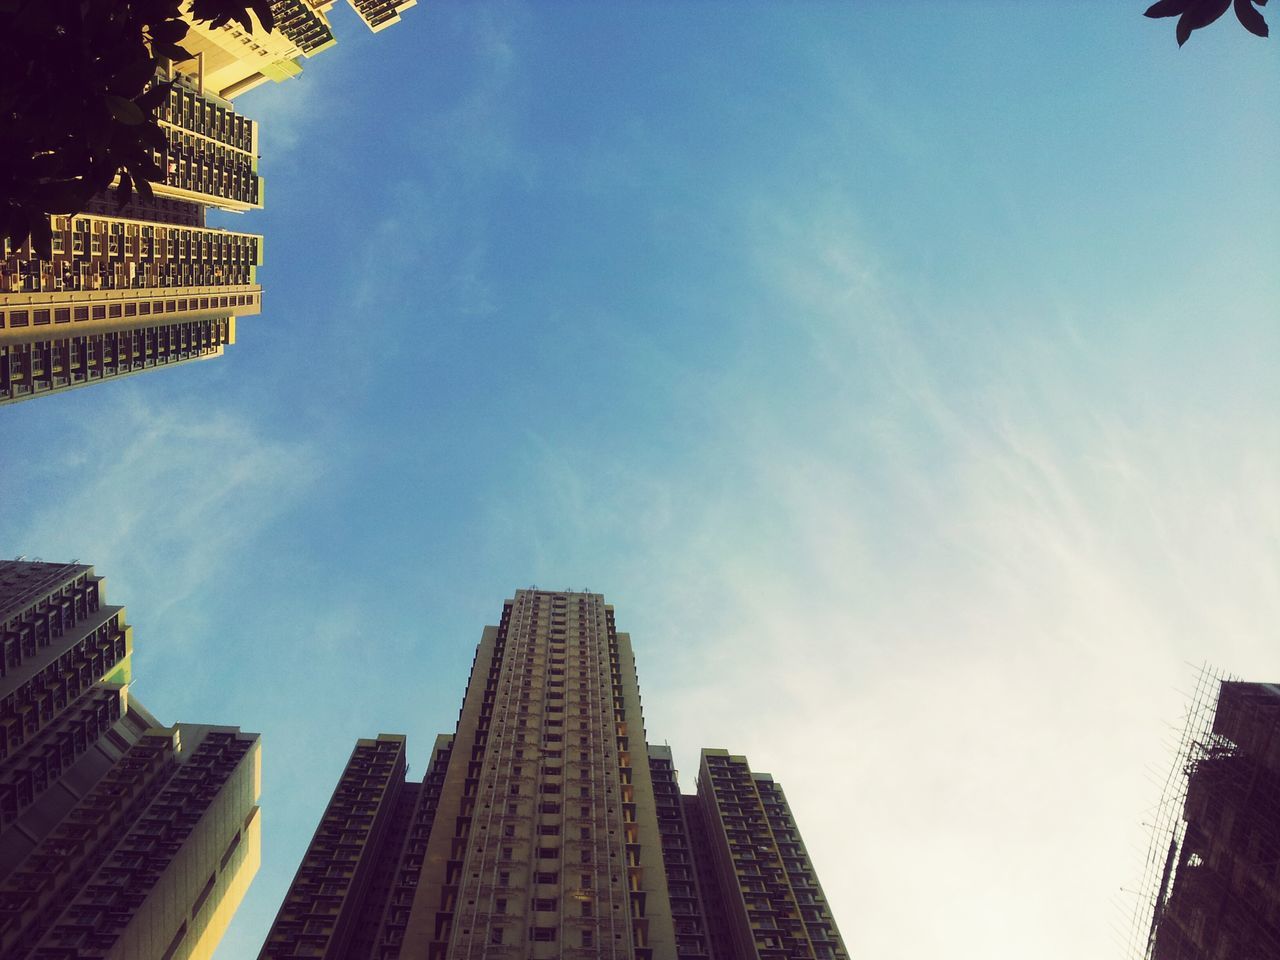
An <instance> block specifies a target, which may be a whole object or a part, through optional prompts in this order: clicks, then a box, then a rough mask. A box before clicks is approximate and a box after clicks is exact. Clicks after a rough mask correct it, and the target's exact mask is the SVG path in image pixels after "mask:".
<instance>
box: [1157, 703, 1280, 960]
mask: <svg viewBox="0 0 1280 960" xmlns="http://www.w3.org/2000/svg"><path fill="white" fill-rule="evenodd" d="M1180 762H1181V763H1182V767H1183V769H1184V770H1185V771H1186V774H1187V783H1186V793H1185V796H1184V798H1183V805H1182V820H1183V831H1182V832H1181V839H1180V841H1179V839H1177V837H1176V835H1175V839H1174V841H1173V842H1172V843H1171V845H1170V847H1169V850H1168V857H1167V859H1166V861H1165V867H1164V876H1163V878H1162V882H1161V885H1160V891H1159V894H1158V896H1157V898H1156V904H1155V913H1154V916H1153V917H1152V921H1151V928H1150V931H1151V932H1150V936H1149V938H1148V943H1147V953H1146V956H1147V957H1148V958H1149V960H1260V958H1264V957H1276V956H1280V684H1271V683H1246V682H1241V681H1231V680H1227V681H1223V682H1222V683H1221V684H1220V685H1219V687H1218V697H1217V704H1216V709H1215V711H1214V714H1213V719H1212V726H1211V727H1210V728H1209V729H1208V730H1207V731H1205V733H1204V734H1203V735H1202V736H1199V737H1197V738H1196V742H1195V743H1194V744H1193V745H1192V748H1191V750H1190V751H1189V753H1188V755H1187V756H1185V757H1182V758H1180Z"/></svg>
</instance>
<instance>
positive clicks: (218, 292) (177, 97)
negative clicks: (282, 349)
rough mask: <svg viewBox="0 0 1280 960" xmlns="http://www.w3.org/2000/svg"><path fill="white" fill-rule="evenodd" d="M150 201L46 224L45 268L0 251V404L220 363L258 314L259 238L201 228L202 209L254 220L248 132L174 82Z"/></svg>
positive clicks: (253, 152) (16, 251)
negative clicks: (243, 322)
mask: <svg viewBox="0 0 1280 960" xmlns="http://www.w3.org/2000/svg"><path fill="white" fill-rule="evenodd" d="M160 126H161V129H162V130H163V131H164V133H165V136H166V138H167V142H166V146H165V149H164V150H163V151H159V152H158V154H157V162H158V163H159V165H160V167H161V169H162V170H164V172H165V178H164V182H163V183H157V184H155V199H154V200H152V201H149V202H144V201H142V200H140V199H138V198H136V197H135V199H134V200H133V201H132V202H131V203H130V204H129V205H128V206H127V207H125V208H123V209H120V208H118V206H117V204H116V203H115V201H114V198H113V197H111V196H101V197H98V198H96V199H95V201H94V202H93V203H92V204H91V206H90V208H89V209H88V210H86V211H85V212H84V213H81V214H79V215H77V216H74V217H68V216H55V217H53V218H52V225H51V226H52V230H53V242H52V250H51V258H50V259H48V260H46V259H43V258H41V257H38V256H37V255H36V254H35V252H34V250H33V249H32V248H31V245H30V243H23V244H22V245H21V246H19V247H13V246H12V245H11V244H10V243H9V241H8V240H7V239H6V240H4V241H2V242H0V404H3V403H7V402H14V401H18V400H26V399H29V398H31V397H35V396H41V395H44V394H48V393H54V392H60V391H63V390H67V389H71V388H73V387H79V386H86V385H89V384H93V383H98V382H101V381H104V380H108V379H113V378H116V377H121V376H126V375H128V374H133V373H141V372H145V371H148V370H154V369H157V368H159V367H163V366H168V365H172V364H176V363H182V362H185V361H188V360H198V359H204V358H208V357H216V356H220V355H221V354H222V352H223V350H224V348H225V347H227V346H228V345H230V344H232V343H234V342H235V330H236V318H237V317H241V316H246V315H251V314H256V313H258V312H259V311H260V310H261V307H262V288H261V287H260V286H259V285H258V280H257V268H258V266H259V265H260V264H261V263H262V238H261V237H259V236H255V235H253V234H248V233H241V232H238V231H233V230H222V229H214V228H211V227H207V226H206V225H205V209H206V208H207V207H210V206H212V207H218V208H221V209H224V210H232V211H237V212H243V211H246V210H254V209H259V208H261V207H262V179H261V178H260V177H259V176H258V128H257V124H256V123H254V122H253V121H252V120H248V119H246V118H244V117H242V116H240V115H239V114H238V113H236V112H235V110H234V109H232V107H231V105H230V104H229V103H227V102H226V101H224V100H220V99H218V98H217V97H215V96H213V95H211V94H209V93H203V92H201V91H200V90H198V89H197V87H196V85H195V84H194V83H193V82H192V81H191V80H189V79H188V78H185V77H179V78H177V82H176V83H175V84H174V86H173V88H172V89H171V90H170V93H169V98H168V101H167V103H165V104H164V105H163V106H162V107H161V108H160Z"/></svg>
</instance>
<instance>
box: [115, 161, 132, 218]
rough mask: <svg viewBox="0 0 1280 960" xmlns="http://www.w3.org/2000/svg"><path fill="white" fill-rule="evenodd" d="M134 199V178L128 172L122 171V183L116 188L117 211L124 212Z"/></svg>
mask: <svg viewBox="0 0 1280 960" xmlns="http://www.w3.org/2000/svg"><path fill="white" fill-rule="evenodd" d="M132 199H133V177H131V176H130V175H129V171H128V170H121V171H120V183H119V185H118V186H117V187H116V209H117V210H123V209H124V208H125V207H127V206H128V205H129V201H130V200H132Z"/></svg>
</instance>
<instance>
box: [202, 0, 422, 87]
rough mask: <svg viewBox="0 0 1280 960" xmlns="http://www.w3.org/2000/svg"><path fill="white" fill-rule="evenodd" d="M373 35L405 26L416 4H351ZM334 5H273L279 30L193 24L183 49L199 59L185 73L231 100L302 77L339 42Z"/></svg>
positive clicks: (316, 1)
mask: <svg viewBox="0 0 1280 960" xmlns="http://www.w3.org/2000/svg"><path fill="white" fill-rule="evenodd" d="M348 2H349V3H350V4H351V7H352V9H353V10H355V12H356V14H357V15H358V16H359V17H360V19H361V20H363V21H364V23H365V25H366V26H368V28H369V29H370V30H372V31H373V32H375V33H376V32H378V31H379V30H382V29H385V28H386V27H389V26H391V24H393V23H398V22H399V21H400V11H402V10H405V9H407V8H409V7H412V6H413V5H414V4H415V3H416V2H417V0H348ZM333 4H334V0H272V4H271V9H272V13H274V14H275V19H276V26H275V29H274V30H272V31H270V32H267V31H265V30H255V31H254V32H253V33H246V32H245V31H244V30H243V29H242V28H241V27H240V26H239V25H238V24H236V23H235V22H234V21H232V22H230V23H226V24H223V25H222V26H221V27H213V26H210V25H209V24H207V23H197V22H194V21H193V22H192V24H191V30H190V31H189V32H188V33H187V36H186V37H185V38H184V39H183V41H182V45H183V47H185V48H186V49H187V50H188V51H190V52H191V54H192V55H193V57H194V59H193V60H191V61H187V62H185V63H183V64H182V68H183V69H184V70H187V71H189V72H191V73H192V74H193V75H195V76H197V77H198V78H199V81H200V83H201V84H202V86H203V88H204V89H206V90H208V91H210V92H212V93H215V94H217V95H218V96H220V97H222V98H224V99H227V100H231V99H233V98H235V97H237V96H239V95H240V94H242V93H244V92H245V91H247V90H252V89H253V88H254V87H257V86H259V85H261V84H263V83H266V82H267V81H268V80H275V81H280V80H287V79H290V78H291V77H296V76H297V75H298V74H300V73H301V72H302V60H303V59H304V58H308V57H313V56H315V55H316V54H317V53H320V52H321V51H322V50H328V49H329V48H330V47H332V46H333V45H334V44H335V43H337V40H336V39H335V38H334V35H333V28H332V27H331V26H330V25H329V17H328V12H329V10H330V9H332V7H333Z"/></svg>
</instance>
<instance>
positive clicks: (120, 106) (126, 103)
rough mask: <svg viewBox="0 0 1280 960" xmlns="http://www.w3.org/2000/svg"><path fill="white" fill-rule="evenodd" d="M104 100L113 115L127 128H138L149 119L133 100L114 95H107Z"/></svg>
mask: <svg viewBox="0 0 1280 960" xmlns="http://www.w3.org/2000/svg"><path fill="white" fill-rule="evenodd" d="M103 99H104V100H106V102H107V107H108V108H109V109H110V110H111V115H112V116H113V117H115V118H116V119H117V120H119V121H120V122H121V123H123V124H125V125H126V126H130V127H136V126H137V125H138V124H140V123H142V122H144V121H145V120H146V119H147V117H146V114H144V113H143V112H142V110H141V109H140V108H139V107H138V105H137V104H136V103H134V102H133V101H132V100H126V99H125V98H124V97H117V96H116V95H115V94H114V93H108V94H106V96H104V97H103Z"/></svg>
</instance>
